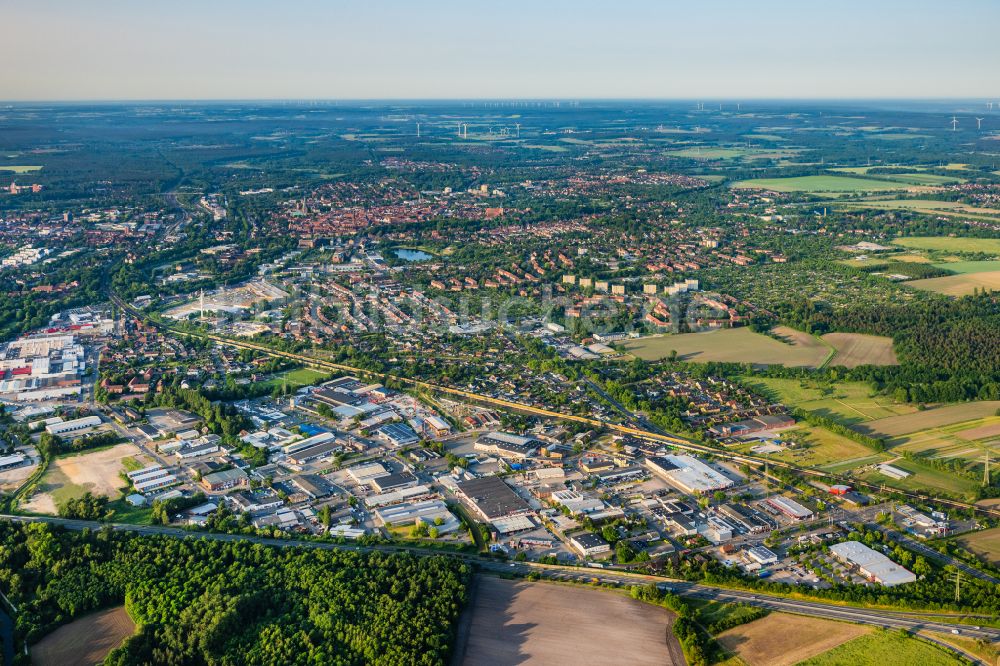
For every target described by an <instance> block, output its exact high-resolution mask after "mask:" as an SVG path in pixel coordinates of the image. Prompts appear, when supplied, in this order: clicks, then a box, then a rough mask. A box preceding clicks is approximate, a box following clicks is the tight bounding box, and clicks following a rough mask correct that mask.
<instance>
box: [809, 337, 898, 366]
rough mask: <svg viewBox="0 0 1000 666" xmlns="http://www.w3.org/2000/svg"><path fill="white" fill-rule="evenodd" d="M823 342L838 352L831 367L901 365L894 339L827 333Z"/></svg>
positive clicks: (831, 362)
mask: <svg viewBox="0 0 1000 666" xmlns="http://www.w3.org/2000/svg"><path fill="white" fill-rule="evenodd" d="M823 340H824V341H825V342H827V343H828V344H830V345H833V348H834V349H836V350H837V353H836V355H835V356H834V357H833V360H832V361H830V365H842V366H844V367H845V368H856V367H858V366H859V365H899V361H898V360H897V359H896V351H895V350H894V349H893V348H892V338H888V337H885V336H881V335H862V334H860V333H827V334H826V335H824V336H823Z"/></svg>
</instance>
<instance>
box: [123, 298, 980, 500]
mask: <svg viewBox="0 0 1000 666" xmlns="http://www.w3.org/2000/svg"><path fill="white" fill-rule="evenodd" d="M109 298H110V299H111V300H112V301H113V302H114V303H115V304H116V305H117V306H118V307H120V308H122V309H123V310H125V311H127V312H129V313H130V314H131V315H132V316H134V317H137V318H139V319H142V320H144V321H146V322H148V323H149V324H150V325H152V326H155V327H157V328H159V329H160V330H161V331H163V332H165V333H170V334H173V335H178V336H182V337H184V336H194V337H200V338H203V339H206V340H211V341H212V342H215V343H217V344H220V345H228V346H231V347H235V348H237V349H249V350H253V351H257V352H260V353H262V354H266V355H269V356H272V357H274V358H284V359H288V360H292V361H296V362H298V363H302V364H304V365H309V366H313V367H317V368H321V369H323V370H331V371H336V372H344V373H350V374H354V375H362V376H367V377H373V378H375V379H378V380H384V379H390V380H392V381H394V382H399V383H400V384H404V385H407V386H412V387H414V388H420V389H424V390H427V391H431V392H437V393H444V394H447V395H452V396H456V397H459V398H463V399H465V400H469V401H472V402H478V403H481V404H485V405H489V406H491V407H499V408H501V409H508V410H513V411H518V412H523V413H526V414H531V415H534V416H541V417H545V418H550V419H558V420H562V421H571V422H575V423H582V424H585V425H588V426H591V427H595V428H602V429H605V430H610V431H613V432H617V433H619V434H622V435H629V436H632V437H636V438H639V439H644V440H647V441H651V442H657V443H661V444H667V445H669V446H672V447H675V448H678V449H681V450H686V451H691V452H693V453H701V454H710V455H713V456H716V457H719V458H724V459H726V460H729V461H730V462H734V463H736V464H746V465H752V466H754V467H758V468H760V467H764V466H765V465H770V466H771V467H774V468H784V469H788V470H790V471H792V472H795V473H797V474H802V475H805V476H811V477H814V478H824V479H834V480H836V481H838V482H842V483H846V484H849V485H853V486H855V487H858V488H864V489H866V490H869V491H873V492H883V491H884V490H885V488H884V487H883V486H880V485H878V484H874V483H868V482H865V481H861V480H859V479H847V478H844V477H838V476H837V475H835V474H831V473H829V472H824V471H822V470H818V469H812V468H808V467H798V466H796V465H792V464H791V463H786V462H783V461H778V460H765V459H764V458H758V457H756V456H750V455H745V454H739V453H734V452H732V451H727V450H725V449H718V448H713V447H710V446H706V445H704V444H697V443H695V442H692V441H690V440H686V439H683V438H681V437H677V436H675V435H669V434H663V433H659V432H652V431H650V430H643V429H641V428H633V427H631V426H627V425H622V424H620V423H613V422H610V421H603V420H600V419H593V418H589V417H586V416H578V415H575V414H564V413H562V412H556V411H553V410H550V409H544V408H541V407H535V406H533V405H525V404H522V403H518V402H513V401H511V400H504V399H502V398H494V397H492V396H487V395H481V394H478V393H472V392H470V391H464V390H462V389H458V388H454V387H451V386H442V385H440V384H434V383H431V382H425V381H421V380H419V379H411V378H409V377H402V376H399V375H392V374H388V373H377V372H372V371H370V370H364V369H361V368H355V367H353V366H350V365H344V364H342V363H334V362H333V361H327V360H324V359H321V358H316V357H315V356H309V355H306V354H297V353H294V352H286V351H281V350H277V349H273V348H271V347H268V346H266V345H260V344H257V343H253V342H247V341H245V340H235V339H232V338H227V337H224V336H221V335H214V334H211V333H198V332H188V331H179V330H176V329H173V328H171V327H170V326H167V325H164V324H163V323H161V322H159V321H157V320H155V319H152V318H151V317H149V316H148V315H146V314H145V313H143V312H141V311H139V310H137V309H136V308H133V307H132V306H131V305H130V304H128V303H126V302H125V301H124V300H122V299H121V298H119V297H118V296H116V295H115V294H113V293H109ZM891 490H892V492H893V493H894V494H897V495H900V496H903V497H907V498H910V499H914V500H918V501H922V502H935V503H937V504H941V505H945V506H951V507H957V508H961V509H967V510H971V511H974V512H976V513H980V514H983V515H988V516H991V517H993V518H1000V509H994V508H989V507H982V506H978V505H976V504H970V503H968V502H960V501H957V500H952V499H947V498H940V497H935V496H932V495H927V494H924V493H916V492H911V491H906V490H900V489H897V488H892V489H891Z"/></svg>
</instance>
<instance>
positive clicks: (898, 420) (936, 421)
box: [854, 400, 1000, 437]
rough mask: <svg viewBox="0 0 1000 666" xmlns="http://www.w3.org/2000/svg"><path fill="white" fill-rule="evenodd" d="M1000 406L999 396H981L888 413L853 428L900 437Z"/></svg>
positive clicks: (982, 414)
mask: <svg viewBox="0 0 1000 666" xmlns="http://www.w3.org/2000/svg"><path fill="white" fill-rule="evenodd" d="M997 409H1000V400H982V401H979V402H963V403H959V404H957V405H945V406H944V407H934V408H933V409H925V410H924V411H922V412H913V413H912V414H903V415H902V416H889V417H887V418H884V419H877V420H875V421H869V422H868V423H862V424H858V425H856V426H854V428H855V429H856V430H858V431H860V432H863V433H865V434H867V435H872V436H873V437H899V436H900V435H907V434H909V433H913V432H918V431H920V430H926V429H928V428H939V427H941V426H945V425H949V424H952V423H961V422H962V421H971V420H973V419H981V418H983V417H986V416H991V415H993V414H994V413H996V411H997Z"/></svg>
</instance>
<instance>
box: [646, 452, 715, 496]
mask: <svg viewBox="0 0 1000 666" xmlns="http://www.w3.org/2000/svg"><path fill="white" fill-rule="evenodd" d="M646 467H648V468H649V469H650V470H652V471H653V473H655V474H657V475H659V476H660V477H662V478H663V479H665V480H666V481H668V482H669V483H670V484H671V485H673V486H675V487H677V488H678V489H680V490H681V491H683V492H685V493H688V494H691V495H705V494H708V493H711V492H715V491H716V490H725V489H726V488H730V487H732V486H733V481H732V480H731V479H729V478H728V477H726V476H723V475H722V474H720V473H719V472H717V471H715V470H714V469H712V468H711V467H709V466H708V465H706V464H705V463H703V462H701V461H700V460H698V459H697V458H694V457H692V456H688V455H666V456H650V457H648V458H646Z"/></svg>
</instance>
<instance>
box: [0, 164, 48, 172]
mask: <svg viewBox="0 0 1000 666" xmlns="http://www.w3.org/2000/svg"><path fill="white" fill-rule="evenodd" d="M41 170H42V167H40V166H27V165H21V164H18V165H10V164H0V171H6V172H8V173H31V172H33V171H41Z"/></svg>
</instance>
